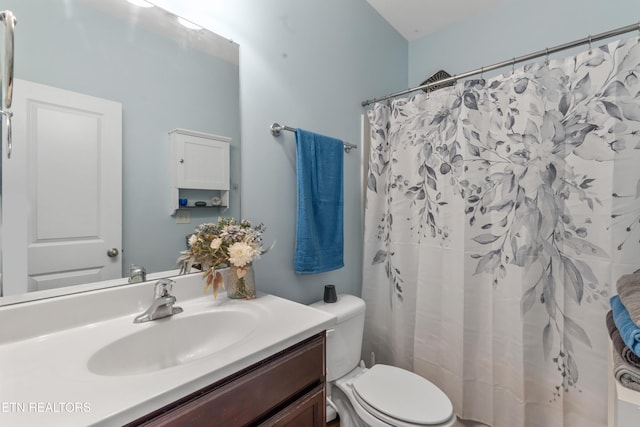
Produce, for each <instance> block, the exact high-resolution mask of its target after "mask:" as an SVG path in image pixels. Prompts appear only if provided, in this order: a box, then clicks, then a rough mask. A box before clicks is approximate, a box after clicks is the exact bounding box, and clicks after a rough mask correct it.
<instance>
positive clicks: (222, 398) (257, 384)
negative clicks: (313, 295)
mask: <svg viewBox="0 0 640 427" xmlns="http://www.w3.org/2000/svg"><path fill="white" fill-rule="evenodd" d="M324 367H325V335H324V333H320V334H318V335H316V336H314V337H312V338H310V339H307V340H305V341H303V342H301V343H299V344H296V345H293V346H291V347H289V348H288V349H286V350H284V351H282V352H280V353H278V354H276V355H274V356H272V357H269V358H267V359H265V360H263V361H261V362H259V363H257V364H254V365H252V366H250V367H248V368H246V369H243V370H242V371H240V372H238V373H236V374H234V375H231V376H230V377H228V378H225V379H223V380H221V381H218V382H216V383H215V384H212V385H210V386H209V387H205V388H203V389H201V390H198V391H197V392H195V393H192V394H190V395H189V396H186V397H184V398H183V399H180V400H178V401H176V402H174V403H172V404H170V405H167V406H165V407H163V408H160V409H159V410H157V411H154V412H153V413H151V414H148V415H146V416H144V417H141V418H140V419H138V420H136V421H134V422H132V423H130V424H127V425H128V426H139V425H144V426H170V425H188V426H210V425H220V426H241V425H263V426H287V425H296V426H308V427H324V426H325V423H326V421H325V409H324V408H325V369H324Z"/></svg>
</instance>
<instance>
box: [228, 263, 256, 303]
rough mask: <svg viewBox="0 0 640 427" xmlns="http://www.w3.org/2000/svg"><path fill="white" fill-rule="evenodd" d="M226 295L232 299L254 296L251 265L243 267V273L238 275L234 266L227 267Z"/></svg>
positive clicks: (253, 277) (251, 297) (254, 286)
mask: <svg viewBox="0 0 640 427" xmlns="http://www.w3.org/2000/svg"><path fill="white" fill-rule="evenodd" d="M225 285H226V288H227V296H228V297H229V298H233V299H254V298H255V297H256V280H255V276H254V273H253V265H249V266H248V267H247V268H246V269H245V275H244V276H243V277H238V270H237V269H236V268H235V267H231V268H229V275H228V280H227V283H226V284H225Z"/></svg>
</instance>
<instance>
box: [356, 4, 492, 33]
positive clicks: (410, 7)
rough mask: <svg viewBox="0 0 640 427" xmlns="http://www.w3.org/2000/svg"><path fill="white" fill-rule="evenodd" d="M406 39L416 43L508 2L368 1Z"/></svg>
mask: <svg viewBox="0 0 640 427" xmlns="http://www.w3.org/2000/svg"><path fill="white" fill-rule="evenodd" d="M367 1H368V2H369V4H371V6H373V8H374V9H375V10H377V11H378V13H379V14H380V15H382V17H383V18H384V19H386V20H387V22H389V24H391V25H392V26H393V27H394V28H395V29H396V30H397V31H398V32H399V33H400V34H401V35H402V36H403V37H404V38H405V39H407V40H408V41H412V40H415V39H419V38H421V37H424V36H426V35H428V34H430V33H433V32H436V31H438V30H440V29H442V28H444V27H446V26H448V25H451V24H453V23H455V22H458V21H460V20H462V19H465V18H468V17H471V16H473V15H477V14H480V13H482V12H484V11H485V10H487V9H489V8H491V7H493V6H495V5H497V4H499V3H502V2H503V1H504V0H367Z"/></svg>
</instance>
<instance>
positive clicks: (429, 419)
mask: <svg viewBox="0 0 640 427" xmlns="http://www.w3.org/2000/svg"><path fill="white" fill-rule="evenodd" d="M353 390H354V391H355V392H356V393H357V394H358V396H359V397H360V398H361V399H362V400H363V401H365V402H366V403H367V404H368V405H370V406H371V407H372V408H374V409H376V410H377V411H379V412H381V413H383V414H385V415H387V416H389V417H392V418H395V419H397V420H402V421H406V422H408V423H413V424H423V425H424V424H426V425H429V424H440V423H444V422H445V421H447V420H449V419H450V418H451V415H452V414H453V405H452V404H451V401H450V400H449V398H448V397H447V396H446V395H445V394H444V393H443V392H442V390H440V389H439V388H438V387H436V386H435V385H433V384H432V383H430V382H429V381H427V380H426V379H424V378H423V377H421V376H419V375H416V374H414V373H413V372H409V371H407V370H404V369H400V368H396V367H394V366H388V365H381V364H378V365H374V366H372V367H371V369H369V370H368V371H367V372H366V373H364V374H363V375H361V376H360V377H358V378H357V379H356V380H355V381H354V382H353Z"/></svg>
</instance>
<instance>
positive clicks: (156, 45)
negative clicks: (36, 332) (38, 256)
mask: <svg viewBox="0 0 640 427" xmlns="http://www.w3.org/2000/svg"><path fill="white" fill-rule="evenodd" d="M0 10H11V11H12V12H13V13H14V14H15V16H16V18H17V25H16V35H15V78H16V79H20V80H26V81H28V82H35V83H37V84H40V85H46V86H47V87H53V88H57V89H62V90H66V91H71V92H73V93H78V94H82V95H87V96H90V97H96V98H100V99H104V100H108V101H113V102H116V103H119V104H120V105H121V108H122V123H121V129H122V130H121V133H122V156H121V157H122V163H121V169H122V172H121V179H122V196H121V200H122V209H121V218H122V244H121V247H120V248H119V255H118V256H119V257H121V268H119V269H118V270H120V271H119V276H123V277H127V276H128V275H129V269H130V266H131V265H132V264H135V265H138V266H142V267H144V268H145V269H146V271H147V272H148V273H153V272H159V271H167V270H173V269H175V268H176V259H177V257H178V255H179V252H180V251H182V250H184V249H185V247H186V239H185V237H186V236H187V235H189V234H190V233H192V232H193V230H194V229H195V228H196V227H197V226H198V225H199V224H201V223H203V222H211V221H215V220H216V219H217V218H218V217H219V216H233V217H240V196H239V185H240V118H239V109H240V108H239V107H240V106H239V52H238V51H239V47H238V45H237V44H235V43H233V42H232V41H230V40H227V39H224V38H222V37H220V36H217V35H216V34H214V33H212V32H210V31H207V30H204V29H199V30H198V29H189V28H186V27H185V26H184V25H181V24H180V23H178V19H177V17H176V16H174V15H172V14H171V13H168V12H167V11H165V10H163V9H161V8H159V7H157V6H154V7H148V8H146V7H138V6H135V5H133V4H131V3H129V2H128V1H127V0H0ZM187 24H189V22H187ZM15 92H16V91H15V90H14V97H15V96H17V94H16V93H15ZM14 108H15V104H14ZM17 114H18V112H17V110H15V109H14V119H15V117H16V115H17ZM53 123H55V121H53ZM176 128H181V129H188V130H192V131H196V132H202V133H208V134H214V135H220V136H224V137H228V138H231V143H230V157H231V159H230V191H229V206H228V207H219V206H211V204H212V203H210V202H209V203H208V206H207V207H206V208H192V209H189V210H187V211H186V213H187V214H188V215H189V216H190V222H189V223H177V219H178V217H177V216H175V215H171V214H170V206H171V200H170V199H171V198H172V197H173V196H172V193H171V191H170V187H171V178H170V149H169V131H171V130H173V129H176ZM16 132H17V131H15V130H14V136H15V135H16ZM29 138H31V136H30V137H29ZM19 143H20V141H18V140H16V139H15V138H14V147H15V150H16V151H15V153H16V154H15V155H14V156H12V158H11V159H10V160H6V159H3V200H2V202H3V205H4V206H3V223H2V239H4V240H3V241H2V248H3V258H5V260H4V261H6V258H7V256H9V255H11V256H14V257H18V258H17V259H18V263H21V262H23V258H24V259H25V260H26V259H27V255H26V253H25V254H24V255H22V254H19V253H18V254H16V253H14V252H20V251H19V250H18V251H15V248H16V247H21V243H20V242H15V241H12V240H11V239H12V235H11V233H10V232H8V231H9V230H11V229H12V227H13V224H11V218H12V216H11V215H6V214H5V212H7V211H6V209H9V208H11V206H10V201H9V200H10V199H9V198H8V195H6V194H7V193H6V188H7V186H9V185H11V184H12V181H11V179H7V177H6V176H5V175H4V174H5V173H8V172H9V169H10V166H9V167H7V166H6V165H7V162H13V161H14V160H17V159H15V157H18V153H19V152H20V151H19V149H18V147H17V144H19ZM3 152H4V149H3ZM5 157H6V156H5ZM72 157H73V156H72ZM46 160H47V159H44V163H46ZM42 162H43V161H42V160H41V161H40V163H42ZM40 163H37V164H40ZM64 165H66V166H60V167H59V168H58V169H60V173H63V172H65V171H66V170H69V169H74V168H75V165H73V162H72V161H71V162H65V163H64ZM69 165H71V167H69ZM32 172H33V171H29V173H32ZM34 173H37V172H34ZM49 173H50V172H49ZM29 176H31V175H29ZM71 176H73V175H71ZM29 179H30V178H27V181H29ZM18 185H22V183H19V184H18ZM29 185H31V186H33V184H32V183H31V184H29ZM61 186H64V184H62V185H61ZM25 188H26V187H25ZM31 188H32V187H29V189H30V190H29V191H31ZM69 188H74V189H75V188H76V187H74V186H70V187H69ZM74 191H75V190H74ZM5 195H6V197H5ZM215 196H217V194H216V193H215V192H214V193H213V194H211V193H202V194H200V193H198V192H195V193H190V194H189V195H188V197H189V198H190V200H191V198H194V200H197V199H204V200H206V201H210V200H213V199H215V198H216V197H215ZM180 197H185V196H184V195H181V196H180ZM74 198H75V195H74V194H71V195H69V198H68V199H69V200H70V202H69V204H70V206H65V208H64V209H63V210H62V213H61V212H58V216H61V215H62V217H63V218H65V215H68V216H69V217H72V216H73V214H77V213H78V212H79V211H82V206H74V205H73V200H74ZM66 199H67V197H65V200H66ZM26 209H27V212H26V213H23V216H24V215H25V214H26V215H27V216H29V215H31V214H32V213H33V212H36V211H37V212H38V215H45V214H43V213H42V212H43V211H44V210H43V209H42V208H41V207H39V206H28V207H27V208H26ZM184 216H185V215H184V214H181V215H179V217H180V218H179V219H180V222H183V221H184V220H185V219H184ZM39 220H40V219H39ZM53 240H55V239H53ZM54 243H55V242H54ZM22 245H24V244H22ZM24 262H25V263H26V261H24ZM29 262H32V260H29ZM12 264H14V263H7V262H3V270H4V271H3V272H2V275H3V293H2V297H1V298H0V305H2V304H7V303H14V302H16V301H24V300H31V299H36V298H42V297H50V296H55V295H60V294H67V293H73V292H77V291H78V289H83V287H82V286H78V285H82V284H84V283H86V282H87V280H86V279H83V280H79V281H77V282H76V283H71V282H72V281H69V280H68V279H66V278H65V280H58V281H56V280H50V281H49V282H48V283H52V284H53V285H50V286H49V288H50V289H47V287H44V288H40V289H34V286H33V284H32V283H31V282H30V281H29V280H26V278H25V280H24V281H22V280H9V277H11V271H8V270H10V269H11V268H12ZM96 274H97V276H96V277H97V278H98V280H96V281H101V280H105V279H110V278H107V277H100V276H99V273H96ZM79 276H81V275H79ZM151 277H153V276H148V278H151ZM91 282H93V280H91ZM124 282H125V283H126V280H124ZM114 283H116V282H114V281H108V282H105V284H106V285H108V286H112V285H113V284H114ZM117 283H122V280H121V281H118V282H117ZM70 284H71V285H73V286H68V285H70ZM34 290H35V291H34ZM27 292H28V295H27V296H25V293H27Z"/></svg>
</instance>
